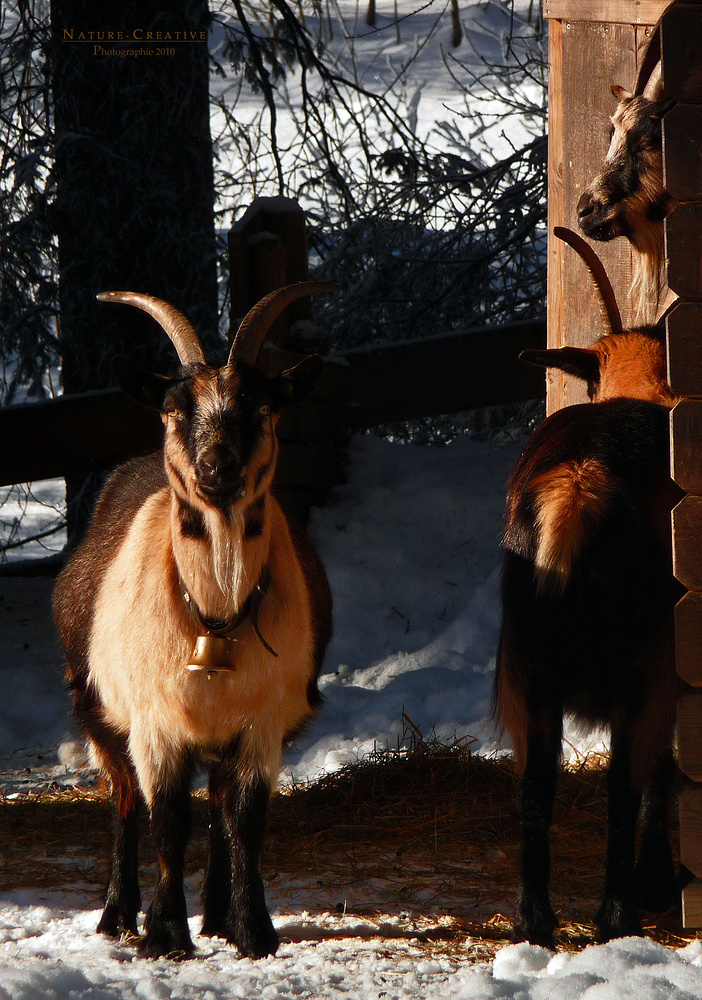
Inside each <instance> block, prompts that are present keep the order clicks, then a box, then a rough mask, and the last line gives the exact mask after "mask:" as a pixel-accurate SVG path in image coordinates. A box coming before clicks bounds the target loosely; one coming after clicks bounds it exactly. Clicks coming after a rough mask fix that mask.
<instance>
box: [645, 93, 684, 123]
mask: <svg viewBox="0 0 702 1000" xmlns="http://www.w3.org/2000/svg"><path fill="white" fill-rule="evenodd" d="M676 104H677V101H674V100H672V98H671V99H670V100H669V101H656V102H655V103H654V104H652V105H651V107H650V108H649V109H648V117H649V118H652V119H653V120H654V121H656V120H658V119H660V118H662V117H663V115H667V114H668V112H669V111H670V109H671V108H674V107H675V105H676Z"/></svg>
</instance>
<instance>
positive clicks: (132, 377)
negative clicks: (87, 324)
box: [112, 354, 178, 410]
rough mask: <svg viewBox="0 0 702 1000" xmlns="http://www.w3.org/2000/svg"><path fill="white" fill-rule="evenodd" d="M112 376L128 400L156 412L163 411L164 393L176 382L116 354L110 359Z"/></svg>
mask: <svg viewBox="0 0 702 1000" xmlns="http://www.w3.org/2000/svg"><path fill="white" fill-rule="evenodd" d="M112 374H113V376H114V379H115V382H116V383H117V385H118V386H119V387H120V389H121V390H122V392H124V393H126V395H127V396H129V397H130V399H133V400H135V401H136V402H137V403H141V404H142V405H143V406H150V407H152V408H155V409H157V410H162V409H163V401H164V399H165V397H166V393H167V392H168V390H169V389H170V388H171V386H172V385H174V384H175V382H177V381H178V380H177V379H172V378H167V377H166V376H165V375H155V374H154V373H153V372H149V371H147V370H146V368H142V367H141V365H138V364H136V363H135V362H134V361H130V360H129V358H125V357H123V356H122V355H121V354H116V355H115V357H114V358H113V359H112Z"/></svg>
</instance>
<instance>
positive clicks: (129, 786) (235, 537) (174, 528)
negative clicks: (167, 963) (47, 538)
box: [54, 282, 336, 958]
mask: <svg viewBox="0 0 702 1000" xmlns="http://www.w3.org/2000/svg"><path fill="white" fill-rule="evenodd" d="M333 290H336V286H335V285H329V284H326V283H321V282H304V283H300V284H298V285H289V286H287V287H286V288H283V289H279V290H278V291H276V292H272V293H271V294H270V295H267V296H266V297H265V298H264V299H262V300H261V302H259V303H258V305H257V306H255V307H254V308H253V309H252V310H251V311H250V313H249V314H248V315H247V316H246V318H245V319H244V321H243V322H242V324H241V326H240V328H239V331H238V332H237V335H236V337H235V340H234V343H233V345H232V349H231V353H230V356H229V359H228V362H227V364H226V365H224V367H222V368H219V369H216V368H211V367H209V366H208V365H207V363H206V361H205V357H204V354H203V351H202V347H201V345H200V342H199V340H198V337H197V335H196V333H195V331H194V329H193V328H192V326H191V325H190V323H189V322H188V320H187V319H186V318H185V317H184V316H183V315H182V314H181V313H179V312H178V311H177V310H176V309H175V308H174V307H173V306H170V305H169V304H168V303H166V302H163V301H161V300H160V299H155V298H153V297H151V296H148V295H142V294H138V293H133V292H109V293H105V294H103V295H100V296H99V298H100V299H102V300H103V301H107V302H125V303H130V304H132V305H134V306H137V307H138V308H140V309H143V310H145V311H146V312H147V313H150V314H151V315H152V316H153V317H154V318H155V319H156V320H157V321H158V322H159V323H160V324H161V326H162V327H163V329H164V331H165V332H166V334H167V335H168V336H169V337H170V339H171V340H172V342H173V344H174V346H175V348H176V350H177V352H178V356H179V358H180V361H181V366H182V367H181V369H180V371H179V373H178V374H177V375H176V376H175V377H173V378H165V377H163V376H160V375H154V374H151V373H149V372H146V371H144V370H143V369H141V368H139V367H138V366H136V365H134V364H133V363H131V362H128V361H127V360H126V359H116V362H115V374H116V376H117V380H118V382H119V384H120V386H121V387H122V388H123V389H124V391H126V392H127V393H128V394H129V395H130V396H132V397H133V398H135V399H137V400H139V401H140V402H142V403H145V404H147V405H149V406H153V407H157V408H158V409H159V410H160V412H161V415H162V419H163V423H164V425H165V439H164V445H163V450H162V452H159V453H157V454H155V455H152V456H149V457H147V458H140V459H135V460H133V461H130V462H127V463H126V464H125V465H123V466H121V467H120V468H118V469H117V470H116V471H115V472H114V473H113V474H112V476H111V477H110V479H109V480H108V482H107V485H106V486H105V489H104V491H103V493H102V495H101V497H100V499H99V501H98V504H97V507H96V510H95V514H94V516H93V520H92V523H91V525H90V528H89V531H88V534H87V536H86V539H85V541H84V542H83V544H82V545H81V546H80V548H79V549H78V550H77V552H76V553H75V555H74V556H73V558H72V559H71V561H70V562H69V563H68V565H67V566H66V568H65V569H64V570H63V572H62V573H61V575H60V576H59V578H58V581H57V584H56V590H55V593H54V614H55V618H56V623H57V626H58V630H59V635H60V638H61V642H62V644H63V647H64V650H65V654H66V677H67V679H68V682H69V684H70V687H71V690H72V693H73V704H74V715H75V717H76V718H77V720H78V722H79V723H80V725H81V726H82V728H83V731H84V732H85V735H86V737H87V740H88V743H89V745H90V748H91V751H92V753H93V756H94V759H95V761H96V763H97V764H98V765H99V767H100V769H101V771H102V773H103V774H104V775H105V776H106V778H107V779H108V781H109V783H110V786H111V789H112V799H113V809H114V824H115V830H114V846H113V855H112V873H111V877H110V883H109V886H108V889H107V896H106V901H105V908H104V911H103V914H102V918H101V920H100V923H99V926H98V930H99V931H101V932H103V933H105V934H108V935H117V934H119V933H120V931H122V930H126V931H129V932H131V933H133V934H136V933H137V914H138V911H139V909H140V907H141V896H140V889H139V878H138V846H137V840H138V836H137V826H138V813H139V809H140V803H141V802H142V801H145V802H146V805H147V807H148V810H149V814H150V819H151V826H152V830H153V834H154V839H155V846H156V852H157V858H158V884H157V888H156V892H155V896H154V899H153V902H152V904H151V906H150V907H149V910H148V913H147V916H146V924H145V933H144V936H143V937H142V938H141V940H140V942H139V949H140V951H141V953H142V954H143V955H145V956H148V957H155V956H158V955H170V954H176V955H187V954H189V953H190V952H192V950H193V944H192V940H191V937H190V934H189V931H188V923H187V914H186V904H185V896H184V891H183V870H184V854H185V848H186V843H187V839H188V833H189V827H190V785H191V780H192V777H193V773H194V770H195V768H196V767H197V766H198V765H203V764H204V765H205V766H206V767H207V768H208V770H209V806H210V857H209V865H208V869H207V874H206V879H205V886H204V894H203V906H204V923H203V927H202V933H203V934H206V935H217V936H221V937H224V938H226V939H227V940H228V941H230V942H231V943H233V944H235V945H236V946H237V948H238V949H239V951H240V952H241V954H242V955H246V956H249V957H253V958H257V957H261V956H264V955H268V954H272V953H273V952H275V950H276V948H277V946H278V937H277V934H276V932H275V929H274V927H273V924H272V922H271V919H270V916H269V914H268V911H267V908H266V903H265V898H264V889H263V881H262V879H261V875H260V872H259V855H260V850H261V842H262V838H263V832H264V824H265V814H266V808H267V803H268V799H269V794H270V790H271V788H272V787H273V786H274V785H275V783H276V781H277V777H278V772H279V767H280V761H281V754H282V747H283V743H284V741H286V740H287V739H289V738H290V737H291V736H292V735H293V734H294V733H295V732H296V731H297V730H299V729H300V727H301V726H303V725H304V724H305V722H306V721H307V720H309V719H310V718H311V716H312V714H313V712H314V710H315V707H316V706H317V704H318V703H319V700H320V696H319V692H318V689H317V676H318V674H319V671H320V668H321V664H322V658H323V656H324V652H325V649H326V646H327V644H328V641H329V638H330V636H331V628H332V618H331V594H330V591H329V585H328V582H327V578H326V575H325V572H324V568H323V567H322V564H321V562H320V560H319V558H318V556H317V555H316V553H315V551H314V549H313V548H312V545H311V543H310V542H309V541H308V540H307V538H306V537H305V536H304V534H303V533H302V531H301V530H300V529H298V528H297V527H296V525H295V524H294V523H293V522H292V521H290V520H289V519H288V518H287V517H286V516H285V514H284V512H283V510H282V508H281V506H280V505H279V503H278V502H277V500H276V499H275V496H274V495H273V492H272V483H273V476H274V473H275V467H276V458H277V454H278V443H277V439H276V435H275V425H276V422H277V416H278V411H279V409H280V407H281V406H282V405H284V404H285V403H286V402H292V401H294V400H297V399H299V398H301V397H302V396H304V395H305V394H306V393H307V392H309V391H310V390H311V389H312V387H313V385H314V382H315V380H316V378H317V376H318V375H319V371H320V368H321V364H322V362H321V358H319V357H316V356H313V357H309V358H306V359H304V360H303V361H302V362H301V363H300V364H298V365H297V366H296V367H295V368H293V369H291V370H289V371H285V372H283V373H282V374H280V375H277V376H274V377H268V376H266V375H264V374H263V373H262V372H261V371H259V370H258V369H257V367H256V358H257V355H258V351H259V348H260V346H261V343H262V342H263V339H264V337H265V334H266V331H267V330H268V329H269V327H270V325H271V323H272V322H273V320H274V319H275V318H276V316H277V315H278V314H279V313H280V311H281V310H282V309H283V308H284V307H285V306H286V305H287V304H288V303H290V302H291V301H293V300H294V299H297V298H299V297H301V296H303V295H311V294H313V293H315V292H325V291H333Z"/></svg>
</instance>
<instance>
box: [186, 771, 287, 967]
mask: <svg viewBox="0 0 702 1000" xmlns="http://www.w3.org/2000/svg"><path fill="white" fill-rule="evenodd" d="M269 798H270V788H269V785H268V782H267V781H266V779H265V778H263V777H262V776H261V775H257V776H255V777H253V779H250V780H246V781H242V780H241V778H240V777H239V776H238V775H237V773H236V765H235V762H234V761H233V760H225V761H224V762H223V763H222V764H221V765H218V766H217V768H215V769H213V773H212V775H211V777H210V862H209V865H208V869H207V878H206V882H205V892H204V911H205V912H204V921H203V928H202V933H203V934H207V935H218V936H221V937H224V938H226V939H227V941H229V942H230V943H232V944H235V945H236V947H237V948H238V949H239V951H240V952H241V954H242V955H244V956H245V957H247V958H263V957H264V956H266V955H273V954H275V952H276V951H277V949H278V943H279V940H278V934H277V933H276V930H275V928H274V927H273V922H272V920H271V918H270V915H269V913H268V908H267V907H266V899H265V892H264V887H263V879H262V878H261V872H260V867H259V864H260V857H261V847H262V844H263V834H264V830H265V822H266V812H267V808H268V800H269Z"/></svg>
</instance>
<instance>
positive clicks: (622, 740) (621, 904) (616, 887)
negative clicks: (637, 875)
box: [595, 726, 642, 941]
mask: <svg viewBox="0 0 702 1000" xmlns="http://www.w3.org/2000/svg"><path fill="white" fill-rule="evenodd" d="M607 798H608V823H609V826H608V833H607V860H606V865H605V891H604V899H603V901H602V905H601V906H600V908H599V910H598V912H597V916H596V917H595V923H596V925H597V929H598V931H599V937H600V940H602V941H609V940H610V939H611V938H615V937H627V936H629V935H640V934H641V933H642V931H641V922H640V921H639V917H638V914H637V912H636V892H635V887H634V856H635V847H636V818H637V814H638V811H639V805H640V802H641V795H640V793H639V792H638V791H637V790H636V789H635V788H634V786H633V784H632V780H631V739H630V737H629V734H628V733H626V734H625V733H622V732H618V731H617V728H616V727H615V726H613V727H612V752H611V760H610V765H609V771H608V772H607Z"/></svg>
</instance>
